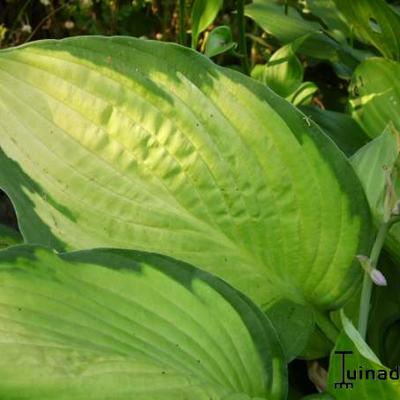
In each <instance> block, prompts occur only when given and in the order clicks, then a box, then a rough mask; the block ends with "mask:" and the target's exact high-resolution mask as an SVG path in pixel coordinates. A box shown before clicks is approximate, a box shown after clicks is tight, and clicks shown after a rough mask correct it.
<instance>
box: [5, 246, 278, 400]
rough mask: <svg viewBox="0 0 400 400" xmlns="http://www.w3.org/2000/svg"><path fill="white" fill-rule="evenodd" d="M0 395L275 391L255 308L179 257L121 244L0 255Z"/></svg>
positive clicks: (274, 346)
mask: <svg viewBox="0 0 400 400" xmlns="http://www.w3.org/2000/svg"><path fill="white" fill-rule="evenodd" d="M0 287H1V290H0V321H1V324H0V353H1V357H0V397H1V398H2V399H19V400H24V399H26V400H47V399H52V400H53V399H54V400H67V399H68V400H71V399H88V400H89V399H90V400H92V399H96V400H100V399H104V400H106V399H120V400H125V399H126V400H130V399H135V400H187V399H190V400H209V399H214V400H234V399H249V400H250V399H260V400H261V399H276V400H278V399H284V398H285V392H286V371H285V368H286V367H285V364H284V361H283V353H282V350H281V347H280V345H279V341H278V338H277V336H276V333H275V330H274V329H273V327H272V325H271V324H270V322H269V320H268V319H267V318H266V317H265V315H264V314H263V313H262V312H261V310H259V309H258V308H257V307H255V306H254V305H253V304H252V303H251V302H250V301H249V300H247V299H246V298H244V297H243V296H242V295H240V294H239V293H238V292H236V291H235V290H234V289H232V288H231V287H229V286H227V285H226V284H225V283H223V282H222V281H220V280H219V279H216V278H214V277H212V276H211V275H209V274H206V273H204V272H201V271H199V270H197V269H195V268H193V267H191V266H189V265H187V264H183V263H181V262H177V261H175V260H172V259H169V258H164V257H161V256H156V255H150V254H146V253H138V252H132V251H122V250H90V251H85V252H78V253H71V254H66V255H63V256H58V255H56V254H54V253H52V252H50V251H49V250H46V249H44V248H39V247H30V246H24V247H14V248H12V249H9V250H4V251H2V252H1V253H0Z"/></svg>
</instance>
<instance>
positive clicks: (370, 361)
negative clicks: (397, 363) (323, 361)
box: [329, 314, 400, 400]
mask: <svg viewBox="0 0 400 400" xmlns="http://www.w3.org/2000/svg"><path fill="white" fill-rule="evenodd" d="M342 323H343V332H342V333H341V335H340V336H339V338H338V340H337V343H336V347H335V349H334V351H333V352H332V355H331V359H330V363H329V392H330V393H331V394H332V395H334V397H335V399H336V400H345V399H350V400H353V399H357V400H376V399H379V400H394V399H398V398H399V397H400V384H399V382H398V380H396V379H395V380H391V379H390V377H389V373H390V370H389V369H388V368H386V367H384V366H383V365H382V364H381V363H380V361H379V359H378V358H377V357H376V355H375V354H374V353H373V352H372V350H371V349H370V348H369V347H368V345H367V344H366V343H365V342H364V341H363V339H362V338H361V336H360V334H359V333H358V331H357V330H356V329H355V328H354V326H353V324H352V323H351V322H350V320H349V319H347V317H346V316H344V314H343V315H342ZM335 351H351V352H353V353H352V354H348V355H347V356H345V363H346V365H345V374H346V375H347V372H346V371H349V373H350V376H353V371H355V372H356V373H357V376H359V375H358V374H359V371H360V370H362V373H363V374H365V371H366V370H373V371H375V379H372V378H371V376H372V373H371V372H370V373H369V375H368V376H369V379H366V378H365V375H363V378H364V379H359V378H358V379H355V380H349V379H346V382H348V383H352V384H353V387H352V388H345V387H338V386H336V387H335V383H339V382H341V377H342V360H341V358H342V356H341V355H339V354H335ZM379 371H383V372H381V373H380V378H378V373H379ZM385 374H386V375H387V379H383V378H384V375H385Z"/></svg>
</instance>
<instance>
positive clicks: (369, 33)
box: [335, 0, 400, 74]
mask: <svg viewBox="0 0 400 400" xmlns="http://www.w3.org/2000/svg"><path fill="white" fill-rule="evenodd" d="M335 3H336V5H337V7H338V9H339V11H340V12H341V13H342V14H343V15H344V16H345V18H346V19H347V21H348V22H349V24H351V25H353V26H354V28H355V30H356V33H357V34H358V36H359V37H360V38H361V39H364V40H365V41H366V42H367V43H369V44H371V45H373V46H375V47H376V48H377V49H378V50H379V51H380V52H381V53H382V55H383V56H385V57H386V58H390V59H393V60H400V35H399V32H400V15H399V14H397V13H396V12H395V11H394V10H393V9H392V8H391V7H390V6H389V4H388V3H387V2H386V1H385V0H363V1H348V0H335ZM377 74H378V73H377Z"/></svg>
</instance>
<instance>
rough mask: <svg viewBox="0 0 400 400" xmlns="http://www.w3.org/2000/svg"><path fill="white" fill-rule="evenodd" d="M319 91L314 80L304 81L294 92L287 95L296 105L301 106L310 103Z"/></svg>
mask: <svg viewBox="0 0 400 400" xmlns="http://www.w3.org/2000/svg"><path fill="white" fill-rule="evenodd" d="M317 91H318V86H317V85H316V84H315V83H314V82H303V83H302V84H301V85H300V86H299V87H298V88H297V89H296V90H295V91H294V92H293V93H292V94H290V95H289V96H287V97H286V99H287V100H288V101H290V102H291V103H292V104H293V105H294V106H296V107H300V106H302V105H305V104H309V103H310V102H311V100H312V98H313V96H314V95H315V93H316V92H317Z"/></svg>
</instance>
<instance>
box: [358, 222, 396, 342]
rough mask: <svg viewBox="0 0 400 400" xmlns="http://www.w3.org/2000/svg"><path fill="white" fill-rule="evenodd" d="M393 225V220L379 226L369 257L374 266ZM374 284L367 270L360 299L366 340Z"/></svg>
mask: <svg viewBox="0 0 400 400" xmlns="http://www.w3.org/2000/svg"><path fill="white" fill-rule="evenodd" d="M391 225H392V221H389V222H383V223H382V224H381V225H380V227H379V230H378V234H377V235H376V239H375V242H374V245H373V246H372V250H371V255H370V257H369V258H370V261H371V264H372V266H373V267H374V268H375V267H376V265H377V263H378V259H379V255H380V253H381V251H382V248H383V245H384V243H385V238H386V235H387V233H388V231H389V228H390V226H391ZM372 286H373V282H372V280H371V277H370V275H369V273H368V272H365V273H364V280H363V285H362V291H361V299H360V313H359V318H358V331H359V332H360V335H361V337H362V338H363V339H364V340H365V339H366V336H367V328H368V317H369V309H370V303H371V294H372Z"/></svg>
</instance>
